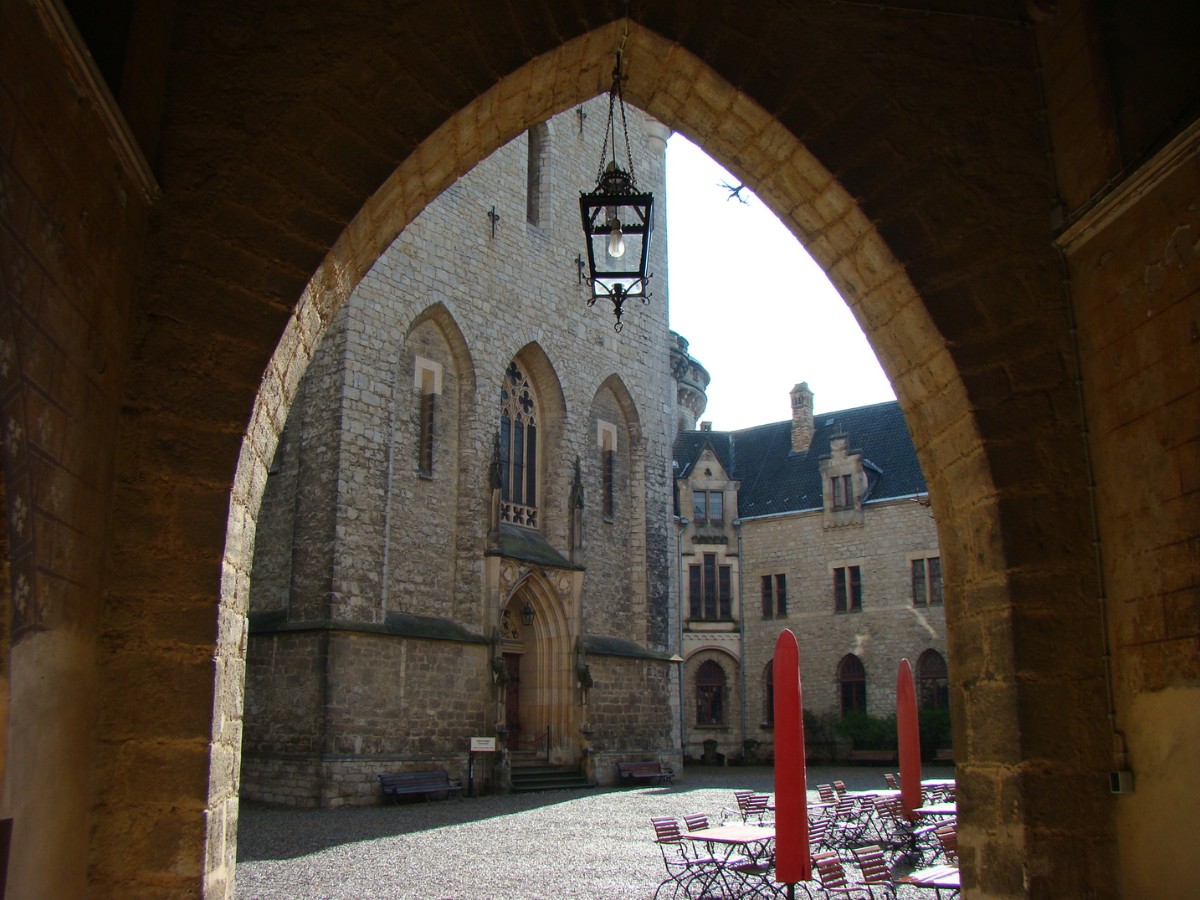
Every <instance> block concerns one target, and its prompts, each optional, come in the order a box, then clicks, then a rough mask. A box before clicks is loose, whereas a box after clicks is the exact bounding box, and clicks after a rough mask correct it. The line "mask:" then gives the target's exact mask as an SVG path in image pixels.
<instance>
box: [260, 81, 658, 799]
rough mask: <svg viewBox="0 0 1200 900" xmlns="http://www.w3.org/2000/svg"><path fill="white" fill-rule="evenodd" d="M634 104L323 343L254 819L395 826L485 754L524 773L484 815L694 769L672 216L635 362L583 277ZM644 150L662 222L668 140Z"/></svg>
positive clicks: (509, 192) (544, 159) (461, 206)
mask: <svg viewBox="0 0 1200 900" xmlns="http://www.w3.org/2000/svg"><path fill="white" fill-rule="evenodd" d="M607 104H608V98H607V97H600V98H598V99H595V100H593V101H590V102H588V103H584V104H582V105H580V106H579V107H577V108H574V109H572V110H570V111H568V112H566V113H562V114H560V115H559V116H556V117H554V118H552V119H550V120H549V121H547V122H544V123H542V124H539V125H537V126H535V127H534V128H531V129H530V130H529V131H528V132H527V133H526V134H524V135H522V136H521V137H520V138H518V139H517V140H515V141H513V142H511V143H510V144H508V145H507V146H505V147H503V148H501V149H500V150H499V151H497V152H496V153H494V154H493V155H492V156H491V157H489V158H488V159H487V160H485V161H484V162H483V163H481V164H480V165H479V166H478V167H476V168H475V169H474V170H473V171H471V172H470V173H469V174H467V175H465V176H464V177H462V178H461V179H459V180H458V181H457V182H456V183H455V184H453V185H452V186H451V187H450V188H449V189H448V190H446V191H445V193H443V194H442V196H441V197H439V198H438V199H437V200H436V201H435V202H434V203H432V204H431V205H430V206H429V207H428V208H427V209H426V210H425V211H424V212H423V213H422V214H421V216H419V217H418V219H417V220H416V221H415V222H414V223H413V224H412V225H411V226H410V227H408V228H406V229H405V231H404V232H403V234H401V235H400V237H399V238H398V239H397V240H396V241H395V243H393V244H392V246H391V247H390V248H388V250H387V251H386V252H385V253H384V254H383V255H382V256H381V257H380V259H379V261H378V262H377V263H376V264H375V266H374V267H373V268H372V269H371V270H370V272H369V273H368V274H367V276H366V277H365V278H364V279H363V281H362V283H361V284H360V285H359V286H358V288H357V289H356V290H355V291H354V292H353V293H352V294H351V296H350V299H349V301H348V302H347V303H346V304H345V306H344V307H343V308H342V309H341V310H339V312H338V315H337V319H336V321H335V322H334V323H333V325H332V327H331V328H330V331H329V334H328V335H327V336H326V337H325V339H324V341H323V342H322V343H321V346H320V348H319V349H318V351H317V353H316V356H315V357H314V360H313V363H312V365H311V366H310V367H309V369H308V372H307V373H306V375H305V377H304V379H303V381H302V382H301V387H300V392H299V395H298V397H297V401H296V403H295V404H293V406H292V409H291V413H290V415H289V417H288V421H287V425H286V427H285V429H284V433H283V437H282V439H281V441H280V443H279V447H278V450H277V451H276V454H275V459H274V461H273V463H272V465H271V468H270V472H269V477H268V482H267V489H266V493H265V495H264V499H263V507H262V513H261V519H260V523H259V527H258V533H257V541H256V546H255V556H254V566H253V570H252V573H251V593H250V629H249V646H248V650H247V674H246V715H245V737H244V743H243V755H242V780H241V791H242V795H243V796H244V797H246V798H252V799H262V800H267V801H272V802H280V803H289V804H295V805H336V804H340V803H347V802H349V803H372V802H377V801H378V796H379V783H378V779H377V777H376V776H377V775H378V773H380V772H385V771H402V770H404V769H426V768H430V767H433V766H437V767H444V768H446V769H447V770H449V772H450V773H451V775H452V776H454V777H461V778H463V779H464V782H465V780H466V777H467V767H468V749H469V746H470V739H471V738H472V737H479V736H483V737H497V738H498V744H499V746H500V748H501V749H503V750H505V751H508V752H505V753H502V754H499V755H494V756H481V757H480V758H479V761H478V763H477V765H476V770H475V783H476V787H477V788H478V789H481V790H488V789H493V788H495V787H497V786H503V787H507V786H508V772H507V765H506V764H505V763H506V761H508V760H513V761H518V762H519V761H522V760H524V759H527V758H529V759H532V758H536V759H538V760H541V761H546V760H549V761H550V762H551V763H554V764H556V765H560V766H563V767H566V768H568V769H573V770H576V771H577V772H580V773H581V774H582V775H583V776H584V777H586V778H588V779H593V780H600V781H611V780H614V779H613V773H614V772H615V768H614V766H613V765H612V762H613V761H614V760H618V759H626V758H634V759H642V758H658V757H661V758H663V759H664V761H666V760H668V759H669V758H677V757H678V753H677V746H678V742H677V740H676V739H675V737H674V735H673V733H672V727H673V722H674V721H675V720H676V718H677V717H676V715H675V714H674V713H673V710H674V706H673V704H674V703H675V702H676V697H677V692H676V691H674V690H672V689H671V686H672V684H674V680H673V679H675V678H677V677H678V675H677V673H676V672H675V671H674V669H675V666H674V664H673V663H671V662H669V657H670V656H671V653H670V650H669V648H670V643H671V634H672V631H671V629H670V628H669V627H668V617H669V610H668V590H669V588H668V570H669V567H670V562H669V558H668V552H669V540H670V537H669V534H668V529H669V527H670V498H671V493H670V491H671V486H670V481H669V478H668V474H667V460H668V456H669V453H670V443H669V441H670V435H671V434H673V429H672V427H671V426H672V424H673V423H674V416H675V411H674V409H673V401H674V397H675V388H674V382H673V380H672V376H671V373H670V370H669V362H670V354H669V345H668V331H667V326H666V320H667V278H666V275H667V272H666V253H665V247H666V240H665V216H662V215H660V216H659V220H658V222H657V223H656V225H657V233H658V237H657V238H656V239H655V241H654V242H653V243H652V246H651V249H652V252H653V257H652V260H653V263H652V267H651V271H652V273H653V274H654V278H653V280H652V282H651V285H652V294H653V297H652V299H651V301H650V303H649V304H648V305H641V304H638V305H636V306H631V307H630V308H629V309H627V310H626V314H625V316H624V318H623V330H622V331H621V332H620V333H619V334H617V333H615V332H614V328H613V322H614V320H613V317H612V315H611V312H610V310H608V309H604V308H601V307H600V305H597V306H596V307H595V308H588V307H587V305H586V299H587V298H588V297H589V296H590V293H589V291H588V288H587V286H586V285H585V284H583V283H582V281H581V277H580V272H581V269H580V267H579V266H578V265H577V262H576V258H577V256H578V254H579V250H580V247H581V243H582V237H581V233H580V218H579V194H580V191H581V190H590V189H591V187H592V186H593V185H594V183H595V172H596V164H597V160H598V159H599V155H600V147H601V145H602V143H603V139H604V134H603V130H604V123H605V119H606V112H607ZM629 127H630V142H631V144H632V148H633V152H634V154H635V155H634V173H635V175H636V177H637V178H638V181H639V185H640V186H641V187H642V189H644V190H645V189H648V190H650V191H651V192H653V193H655V194H657V195H658V196H659V197H661V196H662V191H663V164H664V151H665V140H666V137H667V133H668V132H667V129H665V128H664V127H663V126H662V125H660V124H659V123H657V122H655V121H653V120H650V119H648V118H646V117H644V116H641V115H639V114H638V113H637V111H636V110H629ZM622 151H623V147H622ZM514 198H517V199H518V200H519V201H520V202H519V204H518V203H517V202H514ZM550 321H554V322H556V323H559V324H561V325H562V326H563V327H561V328H559V329H556V330H552V329H549V328H547V327H546V325H545V323H546V322H550ZM631 696H636V697H637V698H638V699H637V702H636V703H631V702H629V698H630V697H631ZM510 754H511V755H510Z"/></svg>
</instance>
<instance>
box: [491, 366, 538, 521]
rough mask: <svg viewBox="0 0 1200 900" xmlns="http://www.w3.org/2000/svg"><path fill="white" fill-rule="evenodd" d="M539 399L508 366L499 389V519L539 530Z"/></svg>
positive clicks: (523, 377)
mask: <svg viewBox="0 0 1200 900" xmlns="http://www.w3.org/2000/svg"><path fill="white" fill-rule="evenodd" d="M537 427H538V408H537V397H536V395H535V394H534V392H533V387H532V385H530V383H529V377H528V376H527V375H526V374H525V373H524V372H523V371H521V369H520V367H519V366H517V364H516V362H512V363H509V366H508V370H507V371H506V372H505V373H504V384H503V386H502V387H501V388H500V519H501V521H504V522H509V523H511V524H513V525H523V526H524V527H526V528H537V527H538V514H537Z"/></svg>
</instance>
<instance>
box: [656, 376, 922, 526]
mask: <svg viewBox="0 0 1200 900" xmlns="http://www.w3.org/2000/svg"><path fill="white" fill-rule="evenodd" d="M813 426H814V432H813V439H812V444H811V445H810V446H809V448H808V450H807V451H805V452H803V453H793V452H792V423H791V420H790V419H789V420H788V421H786V422H773V423H771V424H770V425H757V426H755V427H753V428H744V429H741V430H740V431H685V432H681V433H680V434H679V436H678V437H677V438H676V439H675V462H676V465H677V468H676V471H675V477H676V478H686V477H687V476H688V475H689V474H690V473H691V470H692V467H693V466H694V465H695V463H696V460H697V459H699V458H700V455H701V454H702V453H703V452H704V448H705V446H708V447H710V448H711V449H712V451H713V453H714V454H715V455H716V457H717V460H718V461H719V462H720V463H721V465H722V466H723V467H724V468H725V470H726V471H727V472H728V473H729V476H730V478H732V479H734V480H735V481H740V482H741V489H740V490H739V491H738V510H737V514H738V516H740V517H741V518H751V517H753V516H768V515H777V514H780V513H789V512H801V511H804V510H811V509H820V508H821V507H822V499H821V488H822V485H821V458H822V457H827V456H829V442H830V439H831V438H833V437H835V436H836V435H839V434H844V435H845V436H846V437H847V438H848V440H849V446H850V449H851V451H853V452H861V453H862V456H863V468H864V470H865V471H866V473H867V482H868V490H867V495H866V497H865V498H864V499H865V501H866V502H868V503H869V502H872V501H876V502H878V501H882V500H890V499H896V498H900V497H911V496H913V495H915V494H924V493H927V492H928V488H927V487H926V485H925V476H924V474H923V473H922V472H921V466H920V463H918V461H917V452H916V450H915V449H914V447H913V443H912V438H911V437H909V434H908V426H907V425H905V422H904V414H903V413H902V412H901V411H900V404H899V403H897V402H896V401H894V400H891V401H888V402H886V403H876V404H873V405H871V406H860V407H856V408H854V409H844V410H840V411H838V412H827V413H819V414H817V415H814V416H813Z"/></svg>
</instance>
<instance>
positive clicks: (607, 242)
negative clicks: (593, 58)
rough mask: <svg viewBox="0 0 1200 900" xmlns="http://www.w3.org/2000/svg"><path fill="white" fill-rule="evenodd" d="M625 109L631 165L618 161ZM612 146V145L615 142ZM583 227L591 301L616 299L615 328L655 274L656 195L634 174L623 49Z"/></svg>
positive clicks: (583, 203) (645, 296)
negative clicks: (652, 267)
mask: <svg viewBox="0 0 1200 900" xmlns="http://www.w3.org/2000/svg"><path fill="white" fill-rule="evenodd" d="M618 107H619V108H620V111H621V132H622V137H623V138H624V140H625V160H626V162H627V163H628V166H629V167H628V169H622V168H621V166H620V164H619V163H618V162H617V131H616V111H617V109H618ZM610 147H611V151H610V149H609V148H610ZM579 210H580V213H581V214H582V216H583V233H584V237H585V238H586V239H587V262H588V275H587V282H588V285H589V286H590V287H591V289H592V296H591V297H590V298H589V299H588V306H593V305H594V304H595V303H596V301H597V300H599V299H601V298H603V299H605V300H608V301H610V302H611V303H612V305H613V315H615V316H616V319H617V323H616V326H615V328H616V330H617V331H620V330H621V313H622V311H623V307H624V305H625V301H626V300H628V299H629V298H631V297H635V298H637V299H639V300H641V301H642V302H643V303H648V302H649V301H650V294H649V292H648V291H647V290H646V289H647V287H648V286H649V279H650V276H649V275H647V274H646V266H647V265H648V264H649V260H650V234H651V231H652V229H653V226H654V195H653V194H648V193H642V192H640V191H639V190H638V186H637V179H636V178H635V177H634V174H633V153H632V151H631V149H630V147H629V126H628V124H627V123H626V121H625V99H624V97H622V95H621V54H620V53H618V54H617V65H616V68H614V69H613V83H612V88H611V89H610V90H609V92H608V124H607V126H606V127H605V130H604V146H603V147H602V148H601V150H600V166H599V168H598V169H597V171H596V187H595V189H594V190H592V191H591V192H590V193H583V192H581V193H580V195H579Z"/></svg>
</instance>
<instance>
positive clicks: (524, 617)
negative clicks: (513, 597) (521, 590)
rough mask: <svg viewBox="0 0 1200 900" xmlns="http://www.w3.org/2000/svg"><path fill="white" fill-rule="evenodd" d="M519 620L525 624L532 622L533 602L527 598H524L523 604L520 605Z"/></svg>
mask: <svg viewBox="0 0 1200 900" xmlns="http://www.w3.org/2000/svg"><path fill="white" fill-rule="evenodd" d="M521 621H522V622H524V623H525V624H526V625H532V624H533V604H532V603H530V602H529V601H528V600H526V601H525V605H524V606H522V607H521Z"/></svg>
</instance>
